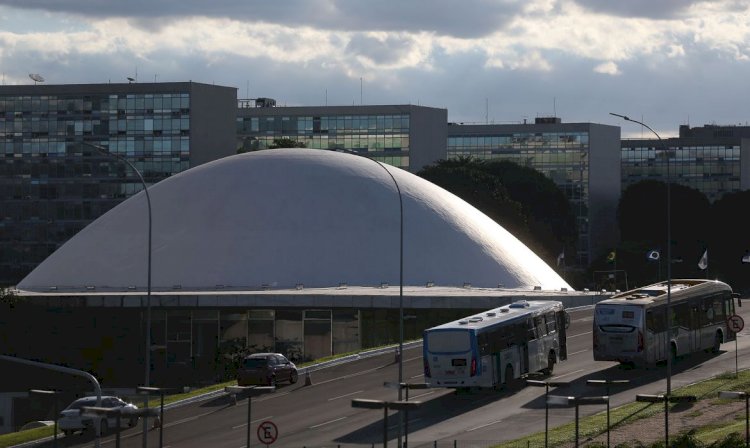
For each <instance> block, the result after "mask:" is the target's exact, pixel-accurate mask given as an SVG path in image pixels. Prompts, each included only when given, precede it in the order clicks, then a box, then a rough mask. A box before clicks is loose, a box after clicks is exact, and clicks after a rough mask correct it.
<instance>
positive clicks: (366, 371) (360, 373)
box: [312, 367, 381, 386]
mask: <svg viewBox="0 0 750 448" xmlns="http://www.w3.org/2000/svg"><path fill="white" fill-rule="evenodd" d="M380 369H381V368H380V367H375V368H374V369H369V370H363V371H361V372H356V373H351V374H349V375H344V376H340V377H338V378H331V379H330V380H325V381H318V382H315V383H313V384H312V385H313V386H320V385H321V384H326V383H331V382H333V381H338V380H345V379H347V378H352V377H355V376H360V375H364V374H366V373H371V372H375V371H376V370H380Z"/></svg>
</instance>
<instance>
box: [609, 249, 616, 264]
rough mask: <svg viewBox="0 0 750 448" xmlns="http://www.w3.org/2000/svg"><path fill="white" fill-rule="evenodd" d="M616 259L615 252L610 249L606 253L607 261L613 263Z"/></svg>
mask: <svg viewBox="0 0 750 448" xmlns="http://www.w3.org/2000/svg"><path fill="white" fill-rule="evenodd" d="M616 259H617V253H616V252H615V251H612V252H610V253H609V255H607V263H614V262H615V260H616Z"/></svg>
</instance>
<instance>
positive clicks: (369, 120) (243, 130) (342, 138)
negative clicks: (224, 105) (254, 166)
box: [237, 114, 410, 169]
mask: <svg viewBox="0 0 750 448" xmlns="http://www.w3.org/2000/svg"><path fill="white" fill-rule="evenodd" d="M409 121H410V120H409V115H408V114H399V115H377V114H376V115H299V116H294V115H289V116H238V117H237V138H238V143H237V149H238V151H239V152H247V151H257V150H260V149H267V148H269V147H270V146H271V145H272V144H273V141H274V140H275V139H291V140H294V141H297V142H300V143H303V144H304V145H305V147H306V148H312V149H328V150H344V151H352V152H357V153H362V154H363V155H367V157H370V158H372V159H375V160H377V161H380V162H384V163H387V164H389V165H392V166H396V167H399V168H403V169H408V167H409V148H410V142H409V129H410V123H409Z"/></svg>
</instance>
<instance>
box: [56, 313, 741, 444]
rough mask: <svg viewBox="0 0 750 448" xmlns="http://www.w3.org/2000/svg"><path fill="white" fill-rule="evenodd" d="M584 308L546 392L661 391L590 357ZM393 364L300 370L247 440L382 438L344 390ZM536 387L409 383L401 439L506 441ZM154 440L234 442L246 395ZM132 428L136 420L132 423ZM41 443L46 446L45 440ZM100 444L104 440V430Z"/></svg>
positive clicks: (375, 393)
mask: <svg viewBox="0 0 750 448" xmlns="http://www.w3.org/2000/svg"><path fill="white" fill-rule="evenodd" d="M748 308H750V307H745V308H739V311H740V312H739V314H740V315H742V316H743V318H745V321H749V320H748V319H750V309H748ZM591 321H592V312H591V309H583V310H575V311H572V312H571V326H570V329H569V330H568V360H567V361H565V362H562V363H560V364H558V365H557V366H556V369H555V374H554V375H553V377H552V378H551V379H553V380H556V381H567V382H570V386H568V387H564V388H559V389H558V390H557V391H555V390H554V389H553V390H552V391H551V392H550V393H551V394H560V395H566V396H567V395H573V396H582V395H604V394H605V391H604V390H602V389H598V388H594V387H591V386H587V385H586V380H587V379H628V380H630V384H628V385H627V387H618V388H613V390H612V404H613V406H617V405H620V404H624V403H626V402H631V401H633V400H634V398H635V395H636V394H638V393H649V394H654V393H660V392H663V391H664V390H665V389H666V381H665V379H664V378H665V368H664V367H657V368H653V369H626V368H623V367H621V366H619V365H618V364H616V363H611V362H594V360H593V357H592V354H591ZM747 331H748V330H747V329H746V330H743V332H742V333H740V338H739V341H738V346H739V355H740V356H739V366H740V368H748V367H750V350H747V349H748V348H749V346H750V338H748V337H747V334H748V333H747ZM734 368H735V343H734V342H730V343H727V344H724V345H723V346H722V353H721V354H719V355H700V356H696V357H693V358H691V359H689V360H681V361H678V362H676V363H675V365H674V366H673V377H672V387H673V388H677V387H680V386H683V385H687V384H690V383H693V382H695V381H699V380H701V379H703V378H706V377H710V376H712V375H716V374H719V373H723V372H726V371H733V370H734ZM422 369H423V366H422V353H421V346H420V347H417V348H414V349H409V350H405V351H404V380H405V381H408V382H423V381H424V378H423V374H422ZM397 376H398V366H397V364H396V363H395V356H394V354H393V353H390V354H386V355H381V356H376V357H372V358H368V359H363V360H358V361H355V362H351V363H347V364H343V365H339V366H336V367H332V368H327V369H323V370H320V371H316V372H313V373H312V375H311V379H312V383H313V384H312V385H311V386H304V378H300V382H298V383H297V384H295V385H291V386H289V385H285V386H281V387H279V388H278V389H277V391H276V392H275V393H273V394H269V395H265V396H261V397H256V398H253V399H252V408H251V410H252V416H251V418H252V423H251V434H252V439H251V446H264V445H263V444H261V443H260V442H259V441H258V439H257V435H256V430H257V426H258V424H259V423H261V422H263V421H269V420H270V421H272V422H273V423H274V424H275V425H276V426H277V427H278V430H279V436H278V440H277V441H276V442H275V443H274V444H273V445H272V446H274V447H303V446H304V447H308V448H310V447H336V446H337V445H341V446H346V445H349V444H367V445H368V446H369V445H370V444H372V443H375V444H376V445H381V444H382V440H383V436H382V434H383V432H382V431H383V413H382V411H379V410H367V409H354V408H352V407H351V399H352V398H370V399H378V400H391V401H393V400H396V399H397V394H398V392H397V390H394V389H388V388H385V387H384V386H383V383H384V382H396V381H397ZM543 395H544V389H543V388H534V387H526V388H525V389H522V390H520V391H517V392H515V393H511V392H507V391H480V392H470V393H461V394H456V393H454V392H453V391H452V390H447V389H428V390H413V391H411V394H410V400H417V401H422V402H423V405H422V406H421V408H420V409H419V410H416V411H413V412H410V414H409V419H408V427H409V435H408V437H409V445H410V446H418V445H420V444H422V443H428V442H429V443H432V442H433V441H436V440H437V441H441V442H443V443H446V442H452V441H453V440H459V441H463V442H464V443H463V444H459V446H462V447H465V446H470V445H471V444H470V441H476V442H477V445H479V444H480V441H502V440H511V439H515V438H517V437H520V436H522V435H525V434H528V433H532V432H536V431H541V430H544V397H543ZM600 410H601V409H599V407H598V406H588V407H583V408H581V413H582V414H583V415H585V414H589V413H594V412H598V411H600ZM572 419H573V410H572V409H561V408H556V409H553V410H552V411H550V425H551V426H554V425H558V424H561V423H564V422H568V421H571V420H572ZM165 422H166V424H165V427H164V446H165V447H166V446H169V447H209V446H210V447H217V448H224V447H226V448H242V447H244V446H245V441H246V431H247V426H246V425H247V400H246V399H243V400H241V401H239V403H238V404H237V405H234V404H233V402H232V400H231V399H230V398H229V397H226V396H221V397H218V398H214V399H211V400H208V401H204V402H201V403H196V404H191V405H188V406H184V407H179V408H176V409H172V410H170V411H168V412H167V413H166V417H165ZM388 425H389V435H390V439H391V444H392V445H395V442H393V439H394V438H395V437H396V432H397V419H396V414H395V413H391V415H390V417H389V420H388ZM138 428H140V426H139V427H138ZM138 428H134V429H131V430H128V431H125V432H123V439H122V446H123V447H139V446H141V437H142V434H141V433H140V431H139V430H138ZM158 438H159V433H158V430H152V431H150V432H149V446H151V447H155V446H158ZM45 446H51V445H49V444H45ZM60 446H91V441H90V440H88V439H85V438H82V437H79V436H73V437H71V438H68V440H66V441H65V442H64V443H62V444H60ZM102 446H110V447H112V446H114V442H113V437H112V436H110V437H108V438H106V439H105V440H104V441H103V443H102Z"/></svg>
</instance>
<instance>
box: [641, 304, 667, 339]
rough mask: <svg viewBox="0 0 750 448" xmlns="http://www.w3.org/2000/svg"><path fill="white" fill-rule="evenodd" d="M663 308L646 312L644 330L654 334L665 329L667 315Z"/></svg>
mask: <svg viewBox="0 0 750 448" xmlns="http://www.w3.org/2000/svg"><path fill="white" fill-rule="evenodd" d="M665 311H666V310H665V309H664V308H655V309H652V310H648V311H646V328H648V330H649V331H652V332H654V333H661V332H662V331H664V330H665V329H666V328H667V323H666V317H667V313H666V312H665Z"/></svg>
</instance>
